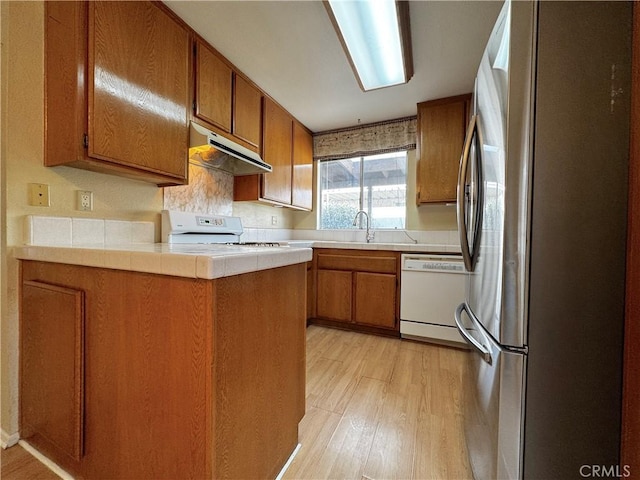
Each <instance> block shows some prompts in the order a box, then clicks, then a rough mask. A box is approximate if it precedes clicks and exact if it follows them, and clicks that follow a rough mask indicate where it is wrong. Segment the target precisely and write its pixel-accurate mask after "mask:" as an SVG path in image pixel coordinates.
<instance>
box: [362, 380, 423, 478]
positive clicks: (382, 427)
mask: <svg viewBox="0 0 640 480" xmlns="http://www.w3.org/2000/svg"><path fill="white" fill-rule="evenodd" d="M408 388H409V389H411V391H405V392H404V393H402V392H399V391H397V390H391V389H388V390H387V392H386V394H385V398H384V403H383V405H382V408H381V409H380V411H379V414H378V418H377V428H376V433H375V435H374V439H373V444H372V446H371V451H370V452H369V456H368V458H367V463H366V465H365V468H364V475H365V477H367V478H372V479H378V478H412V476H413V475H412V473H413V458H414V455H415V449H416V429H417V426H418V409H419V402H420V396H421V390H422V389H421V388H420V387H417V386H413V387H408Z"/></svg>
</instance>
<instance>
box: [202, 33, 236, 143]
mask: <svg viewBox="0 0 640 480" xmlns="http://www.w3.org/2000/svg"><path fill="white" fill-rule="evenodd" d="M195 71H196V101H195V116H196V117H198V118H200V119H202V120H205V121H206V122H208V123H211V124H213V125H215V126H217V127H218V128H221V129H222V130H224V131H225V132H228V133H231V90H232V82H233V71H232V70H231V67H230V66H229V65H228V64H227V63H226V62H225V61H224V60H222V59H221V58H220V57H219V56H218V55H217V54H216V53H215V52H214V51H213V50H211V48H209V47H208V46H207V45H206V44H205V43H204V42H202V41H200V40H198V41H196V68H195Z"/></svg>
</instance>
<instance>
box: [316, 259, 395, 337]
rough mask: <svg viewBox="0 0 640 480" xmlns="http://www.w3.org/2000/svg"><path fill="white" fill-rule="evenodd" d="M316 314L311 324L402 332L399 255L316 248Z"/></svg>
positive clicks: (378, 331)
mask: <svg viewBox="0 0 640 480" xmlns="http://www.w3.org/2000/svg"><path fill="white" fill-rule="evenodd" d="M313 268H314V269H315V271H316V277H315V278H316V291H315V293H316V298H315V305H316V311H315V312H310V314H311V315H313V316H312V317H310V318H311V323H319V324H321V325H329V326H337V327H344V328H349V329H354V330H362V331H367V332H373V333H378V334H385V335H397V334H398V333H399V330H398V327H399V323H398V315H399V310H400V309H399V304H398V297H399V284H398V281H397V279H398V275H399V268H400V254H399V253H396V252H390V251H371V250H343V249H330V248H327V249H314V256H313Z"/></svg>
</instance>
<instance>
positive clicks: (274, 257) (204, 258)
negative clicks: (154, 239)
mask: <svg viewBox="0 0 640 480" xmlns="http://www.w3.org/2000/svg"><path fill="white" fill-rule="evenodd" d="M12 250H13V251H12V253H13V256H14V257H15V258H17V259H19V260H33V261H41V262H50V263H62V264H69V265H80V266H85V267H97V268H109V269H114V270H128V271H133V272H143V273H153V274H158V275H170V276H175V277H188V278H203V279H208V280H212V279H214V278H221V277H228V276H232V275H240V274H243V273H249V272H255V271H258V270H267V269H270V268H277V267H284V266H287V265H294V264H297V263H304V262H308V261H310V260H311V258H312V250H311V249H310V248H298V247H293V246H292V247H289V248H276V249H267V248H265V249H260V250H258V249H245V250H241V249H237V250H233V249H228V251H226V252H216V253H209V254H207V253H206V252H204V251H203V252H194V253H180V252H171V251H168V246H167V245H166V244H157V243H152V244H132V245H106V246H103V247H97V246H94V245H91V246H86V247H80V246H73V247H72V246H45V245H25V246H17V247H13V248H12Z"/></svg>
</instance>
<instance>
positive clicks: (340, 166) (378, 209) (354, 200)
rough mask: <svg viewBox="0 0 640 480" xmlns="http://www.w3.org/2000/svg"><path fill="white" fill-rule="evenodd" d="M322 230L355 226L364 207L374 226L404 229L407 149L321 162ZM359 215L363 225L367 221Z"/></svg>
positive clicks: (320, 222) (320, 223)
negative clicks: (357, 216) (354, 221)
mask: <svg viewBox="0 0 640 480" xmlns="http://www.w3.org/2000/svg"><path fill="white" fill-rule="evenodd" d="M318 168H319V175H318V177H319V181H320V188H319V191H320V202H319V204H320V213H319V215H320V221H319V222H318V223H319V225H320V228H321V229H339V228H353V219H354V217H355V215H356V213H358V211H359V210H364V211H365V212H367V214H368V215H369V218H370V219H371V228H377V229H381V228H404V226H405V216H406V204H407V152H406V151H401V152H393V153H384V154H380V155H371V156H368V157H356V158H346V159H343V160H328V161H323V162H320V165H319V167H318ZM362 217H363V215H361V216H360V219H359V221H360V222H361V223H359V224H358V226H364V225H365V223H364V222H365V220H364V219H363V218H362Z"/></svg>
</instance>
